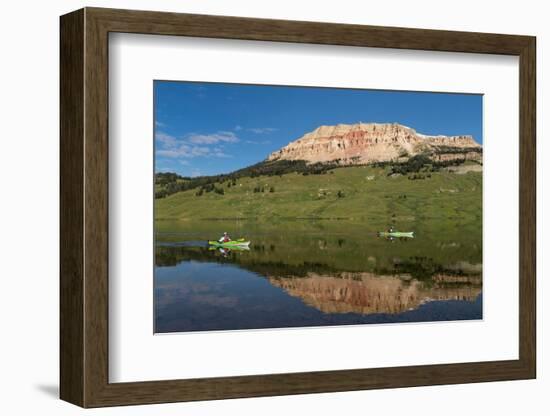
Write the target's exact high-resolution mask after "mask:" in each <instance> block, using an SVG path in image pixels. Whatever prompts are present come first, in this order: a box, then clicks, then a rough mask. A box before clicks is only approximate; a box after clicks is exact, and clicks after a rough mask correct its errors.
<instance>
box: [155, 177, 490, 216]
mask: <svg viewBox="0 0 550 416" xmlns="http://www.w3.org/2000/svg"><path fill="white" fill-rule="evenodd" d="M389 169H390V168H384V167H372V166H357V167H342V168H337V169H333V170H330V171H329V172H328V173H325V174H320V175H303V174H301V173H296V172H294V173H287V174H284V175H280V176H258V177H254V178H251V177H242V178H238V179H236V180H227V181H225V182H217V183H215V184H214V188H215V190H214V191H212V192H200V189H190V190H187V191H183V192H177V193H175V194H172V195H169V196H167V197H165V198H159V199H156V200H155V218H156V219H157V220H199V219H237V218H240V219H253V220H256V221H270V222H274V221H275V222H276V221H277V220H279V219H280V220H285V219H291V218H311V219H322V218H325V219H347V220H366V219H377V220H380V221H384V222H386V223H389V222H390V221H394V222H399V221H417V220H423V219H430V220H440V221H447V220H453V221H460V222H462V221H466V222H472V221H473V222H476V223H477V222H479V223H480V222H481V203H482V175H481V172H468V173H465V174H455V173H450V172H445V171H439V172H432V173H429V174H422V175H418V176H417V177H420V178H421V179H416V180H412V179H410V178H413V177H415V176H416V175H409V176H406V175H391V176H388V173H390V170H389ZM222 189H223V194H222V192H221V191H220V190H222Z"/></svg>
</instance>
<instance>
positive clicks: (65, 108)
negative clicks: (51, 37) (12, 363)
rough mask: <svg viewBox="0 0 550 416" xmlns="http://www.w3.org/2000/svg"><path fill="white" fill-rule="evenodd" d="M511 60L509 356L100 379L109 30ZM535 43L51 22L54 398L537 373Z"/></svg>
mask: <svg viewBox="0 0 550 416" xmlns="http://www.w3.org/2000/svg"><path fill="white" fill-rule="evenodd" d="M109 32H125V33H143V34H151V35H175V36H194V37H208V38H225V39H246V40H256V41H276V42H297V43H313V44H330V45H346V46H356V47H382V48H398V49H418V50H433V51H448V52H471V53H485V54H504V55H516V56H519V58H520V106H519V113H520V132H519V133H520V143H519V152H520V189H519V192H520V253H519V254H520V270H519V288H520V291H519V293H520V299H519V301H520V316H519V325H520V327H519V334H520V342H519V346H518V348H519V359H518V360H510V361H492V362H475V363H460V364H445V365H427V366H408V367H393V368H371V369H355V370H339V371H326V372H310V373H291V374H267V375H254V376H240V377H221V378H206V379H189V380H169V381H148V382H139V383H109V380H108V362H109V351H108V307H109V300H108V295H109V292H108V283H109V277H108V221H109V218H108V143H109V142H108V140H109V137H108V87H109V86H108V33H109ZM535 49H536V48H535V39H534V38H533V37H528V36H515V35H514V36H511V35H500V34H486V33H469V32H450V31H434V30H421V29H404V28H387V27H377V26H360V25H342V24H326V23H315V22H295V21H282V20H268V19H250V18H240V17H223V16H204V15H189V14H176V13H159V12H145V11H128V10H113V9H97V8H87V9H83V10H80V11H77V12H73V13H71V14H69V15H66V16H63V17H62V19H61V397H62V398H63V399H64V400H67V401H69V402H71V403H75V404H77V405H80V406H83V407H99V406H115V405H129V404H144V403H162V402H176V401H190V400H211V399H224V398H236V397H256V396H268V395H283V394H304V393H320V392H335V391H348V390H361V389H377V388H397V387H410V386H424V385H438V384H453V383H474V382H485V381H499V380H517V379H527V378H533V377H535V376H536V332H535V323H536V320H535V310H536V307H535V248H536V247H535V244H536V238H535V215H536V211H535V202H536V194H535V172H536V169H535V126H536V121H535V106H536V98H535Z"/></svg>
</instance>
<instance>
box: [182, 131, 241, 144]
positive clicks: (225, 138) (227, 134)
mask: <svg viewBox="0 0 550 416" xmlns="http://www.w3.org/2000/svg"><path fill="white" fill-rule="evenodd" d="M185 138H186V140H188V141H189V142H191V143H195V144H215V143H236V142H238V141H239V138H238V137H237V136H236V135H235V133H233V132H231V131H218V132H217V133H213V134H196V133H191V134H188V135H187V136H186V137H185Z"/></svg>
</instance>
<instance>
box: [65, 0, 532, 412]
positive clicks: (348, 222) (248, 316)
mask: <svg viewBox="0 0 550 416" xmlns="http://www.w3.org/2000/svg"><path fill="white" fill-rule="evenodd" d="M60 52H61V129H60V130H61V178H60V180H61V276H60V278H61V305H60V322H61V351H60V358H61V368H60V371H61V388H60V395H61V398H62V399H63V400H66V401H69V402H71V403H74V404H77V405H79V406H82V407H101V406H115V405H129V404H146V403H163V402H177V401H189V400H211V399H223V398H237V397H256V396H267V395H285V394H302V393H318V392H336V391H349V390H362V389H375V388H397V387H409V386H422V385H436V384H454V383H472V382H486V381H499V380H515V379H528V378H535V377H536V333H535V319H536V317H535V310H536V308H535V297H536V296H535V294H536V292H535V281H536V278H535V244H536V243H535V242H536V236H535V218H536V212H535V197H536V194H535V160H536V151H535V113H536V111H535V110H536V97H535V38H534V37H529V36H517V35H500V34H486V33H467V32H451V31H435V30H421V29H404V28H390V27H375V26H361V25H342V24H328V23H314V22H296V21H283V20H268V19H251V18H240V17H226V16H206V15H190V14H175V13H160V12H146V11H129V10H114V9H98V8H85V9H82V10H78V11H75V12H72V13H70V14H68V15H65V16H62V17H61V51H60Z"/></svg>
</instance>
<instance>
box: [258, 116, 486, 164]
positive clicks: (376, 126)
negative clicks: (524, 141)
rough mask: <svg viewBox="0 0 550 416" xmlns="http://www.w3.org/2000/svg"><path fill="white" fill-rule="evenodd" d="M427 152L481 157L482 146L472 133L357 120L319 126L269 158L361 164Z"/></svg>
mask: <svg viewBox="0 0 550 416" xmlns="http://www.w3.org/2000/svg"><path fill="white" fill-rule="evenodd" d="M418 154H426V155H428V156H430V157H431V158H432V159H433V160H437V161H447V160H454V159H464V160H476V161H480V162H481V159H482V147H481V145H480V144H479V143H477V142H476V141H475V140H474V138H473V137H472V136H466V135H464V136H427V135H424V134H420V133H418V132H417V131H416V130H414V129H412V128H410V127H407V126H403V125H401V124H397V123H357V124H338V125H336V126H320V127H318V128H316V129H315V130H313V131H312V132H310V133H306V134H305V135H303V136H302V137H300V138H299V139H297V140H295V141H293V142H291V143H289V144H288V145H286V146H285V147H283V148H282V149H280V150H278V151H276V152H273V153H271V154H270V155H269V156H268V158H267V160H268V161H276V160H305V161H306V162H308V163H323V162H334V161H338V163H340V164H342V165H358V164H367V163H373V162H385V161H405V160H407V159H408V158H409V157H411V156H415V155H418Z"/></svg>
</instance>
